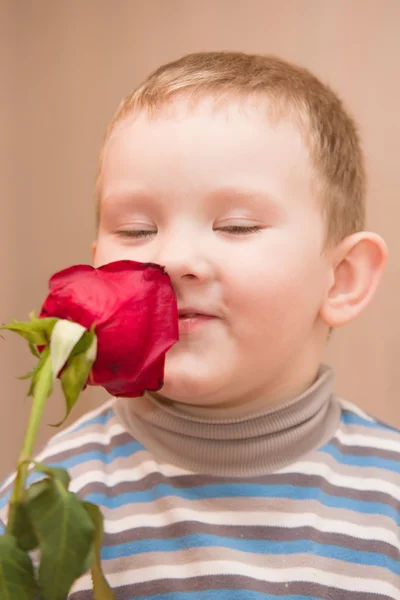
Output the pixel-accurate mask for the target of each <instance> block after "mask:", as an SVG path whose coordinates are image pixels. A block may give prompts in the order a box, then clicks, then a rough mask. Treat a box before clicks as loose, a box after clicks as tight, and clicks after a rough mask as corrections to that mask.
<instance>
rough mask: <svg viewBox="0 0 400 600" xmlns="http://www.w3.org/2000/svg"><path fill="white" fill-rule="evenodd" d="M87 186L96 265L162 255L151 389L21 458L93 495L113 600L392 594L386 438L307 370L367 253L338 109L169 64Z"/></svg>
mask: <svg viewBox="0 0 400 600" xmlns="http://www.w3.org/2000/svg"><path fill="white" fill-rule="evenodd" d="M97 192H98V234H97V239H96V241H95V242H94V244H93V264H94V266H100V265H101V264H104V263H107V262H110V261H115V260H119V259H132V260H137V261H143V262H155V263H159V264H162V265H164V266H165V268H166V270H167V272H168V273H169V275H170V277H171V280H172V283H173V286H174V289H175V291H176V295H177V299H178V305H179V308H180V315H181V316H180V340H179V342H178V343H177V344H176V345H175V346H174V347H173V348H172V349H171V350H170V351H169V352H168V354H167V360H166V369H165V384H164V387H163V388H162V389H161V390H160V392H159V393H146V394H145V395H144V396H143V397H141V398H136V399H117V400H115V399H112V400H110V401H109V402H108V403H107V404H106V405H104V406H102V407H100V408H99V409H98V410H97V411H95V412H92V413H90V414H88V415H86V416H85V417H83V418H82V419H81V420H80V421H78V422H77V423H75V424H74V425H73V426H72V427H70V428H69V429H68V430H66V431H65V432H62V433H61V434H59V435H57V436H55V437H54V438H53V439H52V441H50V443H49V444H48V445H47V446H46V448H45V450H44V452H43V453H42V454H41V456H40V460H44V461H45V462H47V463H48V464H57V465H60V466H63V467H64V468H67V469H69V472H70V474H71V476H72V478H73V482H72V490H73V491H74V492H77V493H79V495H80V496H82V497H84V498H86V499H87V500H89V501H92V502H95V503H97V504H99V505H100V506H101V508H102V511H103V514H104V517H105V540H104V547H103V552H102V557H103V566H104V570H105V573H106V575H107V579H108V581H109V582H110V584H111V586H112V587H113V589H114V591H115V594H116V598H117V599H118V600H125V599H134V598H135V599H136V598H147V599H150V598H154V599H156V598H157V600H167V599H168V600H172V599H176V600H180V599H181V600H197V599H200V598H207V599H208V600H213V599H218V600H225V599H229V600H233V599H249V600H250V599H251V600H258V599H260V600H261V599H262V598H281V599H285V600H288V599H293V600H294V599H303V598H304V599H306V598H307V599H325V600H327V599H334V600H342V599H343V600H344V599H346V600H361V599H362V600H368V599H371V600H378V599H379V600H383V599H389V598H390V599H397V600H398V599H400V579H399V573H400V560H399V547H400V544H399V536H398V523H399V499H400V467H399V464H400V463H399V461H398V459H399V456H400V455H399V453H400V435H399V432H398V431H396V430H394V429H393V428H391V427H389V426H386V425H383V424H381V423H379V422H377V421H376V420H375V419H373V418H371V417H370V416H369V415H367V414H365V413H364V412H363V411H362V410H360V409H359V408H357V407H356V406H354V405H353V404H351V403H349V402H347V401H345V400H343V399H341V398H339V397H337V396H336V395H335V394H334V392H333V385H334V383H333V379H334V375H333V372H332V370H331V369H330V368H328V367H326V366H324V365H322V364H321V361H322V356H323V352H324V348H325V345H326V343H327V338H328V336H329V332H330V330H331V329H332V328H337V327H340V326H341V325H345V324H346V323H349V322H350V321H352V320H353V319H354V318H356V317H357V316H358V315H359V314H360V312H361V311H362V310H363V309H364V308H365V307H366V306H367V304H368V303H369V301H370V300H371V298H372V297H373V295H374V292H375V290H376V288H377V286H378V283H379V280H380V277H381V274H382V271H383V269H384V265H385V262H386V257H387V250H386V246H385V243H384V242H383V240H382V239H381V238H380V237H379V236H378V235H375V234H373V233H369V232H366V231H364V227H365V224H364V219H365V215H364V213H365V172H364V166H363V158H362V152H361V149H360V142H359V138H358V134H357V131H356V127H355V124H354V122H353V121H352V119H351V118H350V117H349V116H348V115H347V113H346V112H345V109H344V108H343V105H342V104H341V102H340V101H339V100H338V98H337V97H336V96H335V94H334V93H333V92H332V91H331V90H330V89H328V88H327V87H326V86H324V85H323V84H322V83H321V82H320V81H318V80H317V79H316V78H315V77H314V76H312V75H311V74H310V73H309V72H308V71H306V70H304V69H301V68H298V67H296V66H294V65H291V64H288V63H286V62H284V61H282V60H279V59H277V58H273V57H263V56H250V55H245V54H239V53H201V54H194V55H190V56H186V57H184V58H182V59H181V60H179V61H176V62H174V63H171V64H169V65H166V66H164V67H161V68H160V69H159V70H158V71H156V72H155V73H154V74H152V75H151V76H150V77H149V78H148V79H147V80H146V81H145V82H144V83H143V84H142V85H141V86H140V87H139V88H138V89H137V90H135V91H134V92H133V93H132V94H131V95H129V96H128V97H127V98H126V99H125V100H124V102H123V103H122V104H121V106H120V107H119V109H118V111H117V113H116V115H115V117H114V119H113V121H112V123H111V124H110V127H109V129H108V132H107V135H106V139H105V143H104V146H103V150H102V154H101V158H100V164H99V175H98V182H97ZM8 493H9V487H8V488H7V486H6V487H5V489H4V492H3V500H2V506H4V505H5V503H6V502H7V500H8ZM2 514H3V516H4V510H3V513H2ZM90 589H91V581H90V577H89V576H84V577H82V578H81V579H80V580H78V582H77V583H76V585H75V586H74V588H73V591H72V592H71V594H70V598H71V599H74V600H88V599H89V598H92V597H93V596H92V592H91V591H89V590H90Z"/></svg>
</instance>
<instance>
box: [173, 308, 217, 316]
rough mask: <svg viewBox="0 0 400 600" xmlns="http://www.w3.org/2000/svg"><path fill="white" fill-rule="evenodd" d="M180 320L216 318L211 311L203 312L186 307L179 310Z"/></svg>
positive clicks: (199, 309)
mask: <svg viewBox="0 0 400 600" xmlns="http://www.w3.org/2000/svg"><path fill="white" fill-rule="evenodd" d="M178 315H179V318H188V317H192V316H205V317H215V316H216V315H215V314H213V313H212V312H211V311H208V310H203V309H201V308H196V307H193V306H186V307H184V308H183V307H182V308H178Z"/></svg>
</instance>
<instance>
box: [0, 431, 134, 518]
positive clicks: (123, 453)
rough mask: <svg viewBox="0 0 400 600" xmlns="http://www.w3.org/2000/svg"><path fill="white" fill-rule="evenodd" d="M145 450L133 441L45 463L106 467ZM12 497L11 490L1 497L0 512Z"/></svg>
mask: <svg viewBox="0 0 400 600" xmlns="http://www.w3.org/2000/svg"><path fill="white" fill-rule="evenodd" d="M141 450H144V447H143V446H142V445H141V444H139V442H136V441H135V440H133V441H132V442H128V443H127V444H123V445H121V446H114V447H113V448H111V450H110V451H108V452H102V451H101V450H91V451H89V452H81V453H80V454H75V455H74V456H70V457H69V458H66V459H64V460H62V461H59V462H52V461H51V458H49V459H48V460H47V459H45V460H44V461H43V462H44V463H45V464H47V465H48V466H49V467H61V468H62V469H67V470H68V469H71V468H72V467H75V466H76V465H81V464H83V463H86V462H88V461H91V460H97V461H100V462H101V463H103V464H105V465H109V464H111V463H112V462H113V461H114V460H118V459H119V458H122V457H128V456H133V455H134V454H135V453H136V452H139V451H141ZM38 477H40V475H39V474H38V473H32V474H31V475H29V477H28V480H27V485H30V484H31V483H34V482H35V481H36V480H37V479H38ZM10 495H11V489H10V491H9V492H7V494H5V495H4V494H3V495H1V496H0V510H2V509H3V508H4V506H5V505H6V504H7V503H8V500H9V498H10Z"/></svg>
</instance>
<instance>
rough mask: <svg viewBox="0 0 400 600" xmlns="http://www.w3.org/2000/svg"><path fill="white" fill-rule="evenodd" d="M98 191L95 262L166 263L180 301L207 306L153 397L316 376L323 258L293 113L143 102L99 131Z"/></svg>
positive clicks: (236, 397)
mask: <svg viewBox="0 0 400 600" xmlns="http://www.w3.org/2000/svg"><path fill="white" fill-rule="evenodd" d="M102 198H103V199H102V206H101V219H100V228H99V234H98V239H97V241H96V243H95V245H94V250H93V252H94V254H93V262H94V266H96V267H98V266H100V265H102V264H105V263H107V262H111V261H116V260H120V259H131V260H136V261H142V262H155V263H159V264H161V265H164V266H165V268H166V270H167V272H168V274H169V275H170V277H171V280H172V284H173V286H174V289H175V292H176V296H177V299H178V306H179V307H180V308H187V307H188V308H189V310H191V312H192V311H194V312H199V313H206V314H209V315H212V316H213V318H211V319H208V320H203V321H200V322H197V325H196V323H195V327H193V329H192V330H190V331H187V330H186V325H185V324H184V323H183V321H182V326H181V327H182V330H181V335H180V341H179V342H178V343H177V344H176V345H175V346H174V347H173V348H172V349H171V350H170V351H169V352H168V354H167V359H166V369H165V384H164V387H163V388H162V390H161V394H162V395H164V396H165V397H167V398H170V399H172V400H175V401H178V402H185V403H187V404H193V405H201V406H214V407H215V406H225V405H230V406H234V405H244V404H245V403H249V402H253V403H257V401H259V400H260V399H263V400H262V402H264V401H265V402H267V401H277V400H279V399H283V398H284V397H291V396H292V395H293V394H297V393H300V392H301V391H303V389H305V388H306V387H308V386H309V385H310V384H311V383H312V382H313V380H314V378H315V375H316V371H317V369H318V367H319V364H320V359H321V351H322V347H323V342H324V340H325V335H326V326H325V325H324V324H322V323H321V319H320V318H319V309H320V306H321V305H322V302H323V300H324V296H325V294H326V291H327V285H328V273H329V268H328V265H327V262H326V259H325V258H324V255H323V254H322V249H323V240H324V231H325V230H324V225H323V222H322V217H321V211H320V208H319V207H318V203H317V200H316V199H315V197H314V195H313V193H312V191H311V169H310V165H309V159H308V152H307V151H306V148H305V146H304V144H303V142H302V139H301V136H300V133H299V132H298V131H297V129H296V128H295V127H294V126H293V125H292V124H291V122H290V121H289V120H282V121H281V122H279V123H278V124H273V125H272V124H271V125H269V124H268V121H267V119H266V116H265V115H264V114H263V113H262V111H261V110H259V109H257V108H256V107H254V106H253V107H251V106H245V105H244V104H243V103H241V102H239V101H238V102H237V103H235V102H232V103H230V104H229V106H227V107H225V108H220V109H218V111H217V110H215V108H213V104H212V102H211V101H210V100H204V101H203V102H201V103H200V104H199V106H197V107H196V108H194V109H188V108H187V105H186V104H185V102H184V101H183V100H181V101H176V102H175V103H174V105H173V107H172V108H171V107H169V108H168V110H167V109H165V110H162V111H160V112H159V113H158V114H157V115H156V117H153V118H151V117H148V116H146V114H144V113H141V114H139V115H138V116H136V117H135V118H133V117H132V118H131V119H129V120H126V121H125V122H123V123H120V124H119V125H118V126H117V128H116V129H115V131H114V132H113V134H112V137H111V139H110V140H109V141H108V143H107V146H106V151H105V156H104V168H103V172H102ZM246 228H251V229H248V230H247V229H246ZM139 232H141V233H139ZM143 232H146V233H143ZM143 236H145V237H143Z"/></svg>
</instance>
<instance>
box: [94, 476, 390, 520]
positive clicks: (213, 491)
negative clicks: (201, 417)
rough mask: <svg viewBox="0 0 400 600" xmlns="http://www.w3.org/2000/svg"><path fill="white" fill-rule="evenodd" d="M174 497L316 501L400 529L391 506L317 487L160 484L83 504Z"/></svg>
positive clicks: (110, 506)
mask: <svg viewBox="0 0 400 600" xmlns="http://www.w3.org/2000/svg"><path fill="white" fill-rule="evenodd" d="M168 496H172V497H173V496H175V497H178V498H182V499H185V500H205V499H213V498H276V499H279V498H285V499H293V500H317V501H318V502H319V503H320V504H322V505H324V506H329V507H334V508H345V509H347V510H352V511H355V512H360V513H364V514H379V515H385V516H387V517H389V518H391V519H393V520H394V521H395V522H396V523H397V524H398V525H400V515H399V514H398V513H397V511H396V510H395V509H394V508H392V507H391V506H389V505H387V504H384V503H383V502H368V501H363V500H359V499H357V500H354V499H353V498H346V497H342V496H332V495H330V494H327V493H326V492H324V491H323V490H321V489H320V488H318V487H301V486H299V485H297V486H295V485H269V486H262V485H257V484H246V483H239V484H236V483H232V484H225V485H224V484H215V485H199V486H193V487H191V488H174V487H172V486H170V485H168V484H165V483H162V484H159V485H155V486H154V487H153V488H151V489H149V490H145V491H137V492H127V493H124V494H119V495H117V496H114V497H108V496H106V495H105V494H100V493H92V494H88V496H87V498H86V500H88V501H90V502H94V503H95V504H98V505H99V506H103V507H106V508H108V509H115V508H119V507H120V506H125V505H129V504H137V503H146V502H154V500H156V499H160V498H165V497H168Z"/></svg>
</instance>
